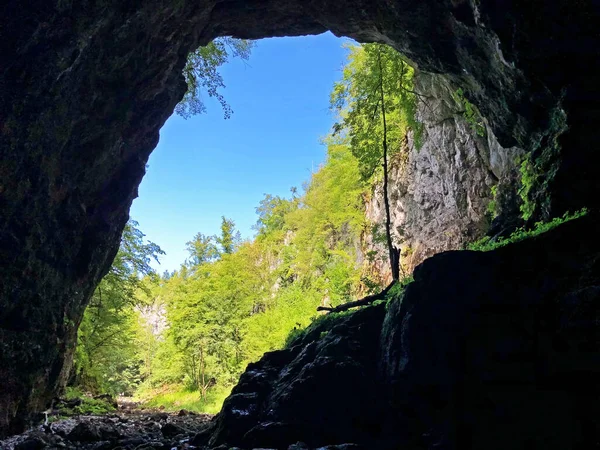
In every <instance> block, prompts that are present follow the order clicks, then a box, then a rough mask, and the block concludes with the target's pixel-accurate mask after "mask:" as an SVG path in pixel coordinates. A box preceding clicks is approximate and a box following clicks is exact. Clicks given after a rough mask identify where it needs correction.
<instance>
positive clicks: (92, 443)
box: [0, 402, 362, 450]
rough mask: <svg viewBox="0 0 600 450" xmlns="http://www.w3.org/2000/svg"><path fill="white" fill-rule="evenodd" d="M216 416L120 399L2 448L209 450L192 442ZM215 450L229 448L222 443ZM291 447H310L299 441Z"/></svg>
mask: <svg viewBox="0 0 600 450" xmlns="http://www.w3.org/2000/svg"><path fill="white" fill-rule="evenodd" d="M212 418H213V416H212V415H210V414H198V413H194V412H191V411H186V410H181V411H179V412H177V413H168V412H165V411H161V410H150V409H143V408H140V407H138V406H137V405H136V404H134V403H131V402H119V409H118V412H116V413H113V414H106V415H101V416H91V415H81V416H75V417H71V418H67V419H63V420H57V421H54V422H51V423H49V424H45V425H40V426H38V427H35V428H32V429H30V430H29V431H27V432H25V433H23V434H20V435H17V436H12V437H10V438H8V439H6V440H4V441H0V450H43V449H44V450H50V449H57V450H58V449H60V450H68V449H86V450H92V449H93V450H117V449H118V450H134V449H135V450H142V449H145V450H152V449H156V450H180V449H190V450H191V449H208V448H209V447H206V446H196V445H193V441H194V437H195V436H196V435H197V434H198V433H199V432H201V431H204V430H205V429H206V428H207V426H208V425H209V424H210V422H211V420H212ZM214 448H216V449H229V448H237V447H229V446H226V445H221V446H219V447H214ZM361 448H362V447H360V446H357V445H353V444H344V445H337V446H328V447H321V450H325V449H327V450H336V449H339V450H360V449H361ZM289 449H290V450H309V449H310V448H309V447H308V446H306V445H305V444H303V443H302V442H298V443H297V444H295V445H291V446H289Z"/></svg>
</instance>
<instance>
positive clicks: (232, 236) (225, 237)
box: [216, 216, 242, 254]
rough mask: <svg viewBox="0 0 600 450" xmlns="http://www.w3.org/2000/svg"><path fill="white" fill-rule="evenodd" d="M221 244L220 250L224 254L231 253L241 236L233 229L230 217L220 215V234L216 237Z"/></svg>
mask: <svg viewBox="0 0 600 450" xmlns="http://www.w3.org/2000/svg"><path fill="white" fill-rule="evenodd" d="M216 240H217V243H218V244H219V245H220V246H221V251H222V252H223V253H225V254H231V253H233V252H234V251H235V248H236V246H237V245H238V244H239V243H240V242H241V240H242V236H241V235H240V232H239V231H236V230H235V222H234V221H233V220H231V219H228V218H226V217H225V216H221V236H220V237H217V238H216Z"/></svg>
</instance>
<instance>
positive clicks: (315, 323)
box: [284, 310, 356, 348]
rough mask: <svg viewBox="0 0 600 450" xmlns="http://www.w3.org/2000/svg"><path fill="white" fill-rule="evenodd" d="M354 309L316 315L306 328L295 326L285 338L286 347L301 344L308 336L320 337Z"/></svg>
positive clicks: (309, 337) (310, 337)
mask: <svg viewBox="0 0 600 450" xmlns="http://www.w3.org/2000/svg"><path fill="white" fill-rule="evenodd" d="M355 311H356V310H354V311H343V312H339V313H329V314H323V315H320V316H317V317H314V318H313V320H312V323H311V324H310V325H309V326H307V327H306V328H294V329H293V330H292V331H290V333H289V334H288V336H287V338H286V339H285V345H284V348H291V347H293V346H294V345H298V344H300V342H301V341H303V340H304V339H305V338H306V337H308V338H307V339H309V340H310V339H314V340H316V339H320V338H322V337H324V336H326V335H327V333H329V331H330V330H331V329H332V328H333V327H334V326H335V325H336V324H337V323H339V321H340V319H342V318H344V317H347V316H349V315H351V314H353V313H354V312H355Z"/></svg>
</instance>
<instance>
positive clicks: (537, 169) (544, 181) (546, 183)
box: [518, 107, 568, 221]
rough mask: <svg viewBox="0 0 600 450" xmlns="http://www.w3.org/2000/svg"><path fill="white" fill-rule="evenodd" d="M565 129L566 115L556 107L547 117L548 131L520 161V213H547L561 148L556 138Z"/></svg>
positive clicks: (546, 214)
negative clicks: (535, 147)
mask: <svg viewBox="0 0 600 450" xmlns="http://www.w3.org/2000/svg"><path fill="white" fill-rule="evenodd" d="M567 129H568V126H567V115H566V113H565V112H564V111H563V110H562V109H561V108H559V107H556V108H555V109H554V110H553V111H552V113H551V116H550V124H549V128H548V132H547V134H546V136H545V138H544V139H541V140H540V143H538V144H537V145H538V148H537V149H536V151H532V152H531V153H529V154H527V155H526V156H525V158H524V159H523V160H522V161H521V164H520V174H521V186H520V188H519V191H518V192H519V196H520V197H521V200H522V203H521V216H522V217H523V219H524V220H525V221H528V220H530V219H531V218H532V217H538V218H544V217H548V215H549V214H550V206H551V205H550V202H551V197H550V192H551V190H550V185H551V183H552V181H553V180H554V177H555V176H556V173H557V172H558V169H559V166H560V153H561V147H560V144H559V142H558V138H559V136H560V135H561V134H563V133H564V132H565V131H566V130H567Z"/></svg>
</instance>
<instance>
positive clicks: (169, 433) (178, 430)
mask: <svg viewBox="0 0 600 450" xmlns="http://www.w3.org/2000/svg"><path fill="white" fill-rule="evenodd" d="M160 431H161V432H162V434H163V436H164V437H166V438H172V437H175V436H177V435H180V434H185V432H186V430H185V429H184V428H183V427H181V426H179V425H176V424H174V423H172V422H167V423H165V424H164V425H163V426H162V427H161V429H160Z"/></svg>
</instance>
